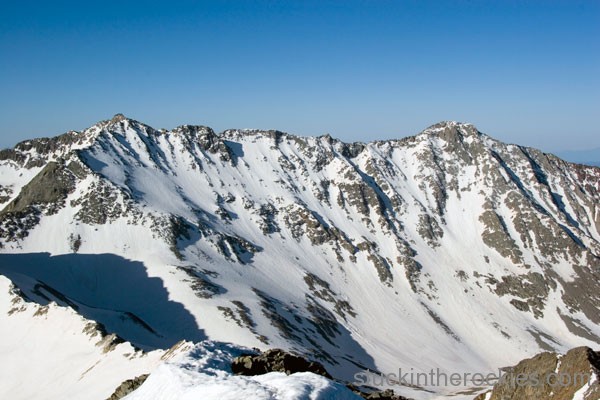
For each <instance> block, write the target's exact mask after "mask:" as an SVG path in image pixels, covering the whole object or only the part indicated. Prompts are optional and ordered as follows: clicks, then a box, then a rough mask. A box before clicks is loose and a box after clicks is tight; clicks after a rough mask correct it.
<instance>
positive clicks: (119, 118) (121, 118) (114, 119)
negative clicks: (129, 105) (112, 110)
mask: <svg viewBox="0 0 600 400" xmlns="http://www.w3.org/2000/svg"><path fill="white" fill-rule="evenodd" d="M126 119H128V118H127V117H126V116H125V115H123V114H121V113H117V114H115V115H114V116H113V117H112V119H111V120H110V122H111V123H115V122H121V121H124V120H126Z"/></svg>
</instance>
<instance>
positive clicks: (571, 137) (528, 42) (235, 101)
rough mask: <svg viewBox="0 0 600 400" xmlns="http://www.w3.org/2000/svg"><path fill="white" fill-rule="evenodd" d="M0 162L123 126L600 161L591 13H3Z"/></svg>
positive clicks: (430, 7)
mask: <svg viewBox="0 0 600 400" xmlns="http://www.w3.org/2000/svg"><path fill="white" fill-rule="evenodd" d="M0 91H1V92H0V93H1V95H0V96H1V100H0V147H6V146H12V145H14V144H15V143H16V142H17V141H19V140H22V139H25V138H30V137H37V136H51V135H55V134H59V133H62V132H65V131H67V130H70V129H82V128H85V127H87V126H90V125H92V124H94V123H95V122H97V121H98V120H101V119H107V118H110V117H111V116H112V115H113V114H115V113H117V112H122V113H124V114H126V115H127V116H130V117H132V118H135V119H138V120H141V121H143V122H146V123H148V124H150V125H152V126H155V127H157V128H161V127H164V128H172V127H175V126H177V125H180V124H184V123H190V124H203V125H209V126H211V127H213V128H214V129H215V130H217V131H220V130H223V129H226V128H264V129H279V130H284V131H288V132H291V133H296V134H302V135H319V134H323V133H330V134H332V135H333V136H335V137H338V138H340V139H343V140H347V141H351V140H362V141H368V140H373V139H385V138H394V137H402V136H406V135H409V134H414V133H417V132H418V131H420V130H422V129H423V128H425V127H427V126H429V125H431V124H433V123H435V122H438V121H440V120H448V119H451V120H459V121H464V122H472V123H475V124H476V125H477V126H478V128H479V129H480V130H482V131H484V132H486V133H489V134H491V135H492V136H495V137H497V138H499V139H502V140H506V141H510V142H517V143H520V144H525V145H532V146H536V147H538V148H542V149H543V150H547V151H560V150H571V149H582V148H586V147H600V122H599V119H600V118H599V115H600V1H597V0H590V1H578V0H565V1H553V0H541V1H525V0H521V1H514V0H498V1H478V0H472V1H467V0H462V1H423V0H419V1H416V0H415V1H411V0H406V1H401V0H397V1H386V0H363V1H357V0H344V1H342V0H340V1H328V0H318V1H312V0H302V1H301V0H298V1H293V2H292V1H234V0H230V1H221V0H216V1H168V2H167V1H126V0H123V1H119V2H116V1H110V0H105V1H101V2H100V1H94V0H91V1H77V2H75V1H72V2H71V1H69V2H66V1H60V0H56V1H52V2H49V1H43V2H42V1H39V2H37V1H10V2H9V1H3V2H2V3H1V5H0Z"/></svg>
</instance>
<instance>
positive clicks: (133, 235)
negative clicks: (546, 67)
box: [0, 116, 600, 399]
mask: <svg viewBox="0 0 600 400" xmlns="http://www.w3.org/2000/svg"><path fill="white" fill-rule="evenodd" d="M599 192H600V170H599V169H597V168H593V167H584V166H579V165H575V164H570V163H567V162H564V161H562V160H560V159H558V158H556V157H554V156H552V155H547V154H544V153H541V152H539V151H537V150H534V149H530V148H524V147H520V146H516V145H507V144H503V143H501V142H498V141H495V140H494V139H492V138H490V137H488V136H486V135H484V134H482V133H480V132H478V131H477V129H476V128H475V127H473V126H472V125H468V124H460V123H456V122H445V123H440V124H437V125H434V126H432V127H430V128H428V129H427V130H425V131H424V132H423V133H421V134H419V135H417V136H414V137H409V138H405V139H401V140H392V141H382V142H372V143H368V144H362V143H352V144H348V143H343V142H340V141H338V140H335V139H333V138H331V137H329V136H322V137H318V138H303V137H297V136H293V135H288V134H285V133H282V132H278V131H254V130H230V131H225V132H223V133H221V134H219V135H217V134H215V133H214V132H213V131H212V130H211V129H210V128H206V127H200V126H181V127H178V128H176V129H174V130H172V131H157V130H154V129H153V128H151V127H149V126H147V125H144V124H142V123H140V122H137V121H134V120H131V119H127V118H125V117H123V116H116V117H115V118H113V119H112V120H110V121H103V122H100V123H98V124H97V125H95V126H93V127H91V128H89V129H87V130H85V131H82V132H70V133H67V134H65V135H62V136H59V137H57V138H52V139H45V140H32V141H28V142H24V143H22V144H19V145H17V147H16V148H15V149H13V150H4V151H2V152H0V202H1V203H0V208H2V211H0V243H1V244H2V249H1V253H0V274H3V275H6V276H7V277H9V278H10V279H11V280H13V282H15V284H16V285H18V286H19V287H20V288H21V290H23V292H24V293H25V294H26V295H27V296H29V297H30V298H32V299H33V300H34V301H37V302H40V303H42V304H44V302H45V301H48V299H50V300H53V301H56V302H57V303H58V304H61V305H64V306H71V307H73V309H76V310H77V311H78V312H79V313H80V314H81V315H83V316H84V317H85V318H88V319H91V320H95V321H99V322H101V323H102V324H103V325H104V326H105V327H106V329H107V330H108V331H109V332H114V333H117V334H118V335H119V336H121V337H123V338H124V339H125V340H128V341H130V342H132V343H133V344H135V345H136V346H138V347H140V348H142V349H144V350H153V349H164V348H168V347H170V346H172V345H173V344H174V343H176V342H178V341H179V340H190V341H200V340H204V339H211V340H218V341H223V342H233V343H236V344H239V345H243V346H249V347H259V348H269V347H281V348H285V349H291V350H295V351H297V352H300V353H304V354H307V355H309V356H310V357H312V358H316V359H318V360H320V361H321V362H323V363H325V364H326V366H327V368H328V369H329V370H330V372H331V373H332V374H333V375H334V376H336V377H338V378H341V379H346V380H352V379H353V376H354V374H356V373H357V372H360V371H362V370H364V369H370V370H372V371H380V372H384V373H385V372H396V371H397V370H398V368H403V369H405V370H408V369H410V368H413V370H414V371H416V372H418V371H424V372H429V370H430V369H431V368H434V369H435V368H437V367H439V368H440V369H442V370H444V371H448V372H454V371H457V372H466V371H470V372H493V371H496V369H497V368H498V367H500V366H505V365H510V364H514V363H515V362H517V361H519V360H521V359H522V358H524V357H526V356H531V355H533V354H535V353H537V352H539V351H540V349H553V350H557V351H565V350H567V349H569V348H572V347H576V346H581V345H585V346H591V347H595V346H597V345H598V344H599V343H600V326H599V324H600V309H599V308H598V304H599V301H600V295H599V293H600V279H599V278H600V266H599V265H600V262H599V258H598V255H599V254H600V201H599V200H600V194H599ZM39 285H42V287H45V288H46V289H45V292H42V293H45V295H40V294H39V293H38V292H36V287H38V286H39ZM44 297H45V298H46V299H44ZM3 340H4V339H3ZM126 378H129V376H128V377H126ZM395 389H396V390H397V391H398V392H400V393H401V394H404V395H406V396H411V397H414V398H424V399H425V398H435V397H436V396H440V395H448V394H453V393H456V392H458V391H462V389H463V388H458V389H457V388H441V387H401V388H398V387H396V388H395ZM468 397H469V396H466V398H468ZM456 398H460V396H458V397H456Z"/></svg>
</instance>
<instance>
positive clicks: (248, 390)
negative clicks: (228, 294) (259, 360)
mask: <svg viewBox="0 0 600 400" xmlns="http://www.w3.org/2000/svg"><path fill="white" fill-rule="evenodd" d="M242 352H243V349H240V348H239V347H236V346H232V345H226V344H223V343H215V342H210V341H205V342H201V343H200V344H198V345H196V347H195V348H193V349H192V350H191V351H190V352H189V353H188V354H187V355H186V356H185V357H180V358H179V359H177V360H176V361H173V362H166V363H164V364H162V365H160V366H159V367H158V368H157V369H156V370H155V371H154V372H153V373H152V374H151V375H150V376H149V377H148V379H147V380H146V381H145V382H144V384H143V385H142V386H141V387H140V388H139V389H138V390H136V391H135V392H133V393H132V394H130V395H129V396H127V397H125V399H126V400H192V399H199V398H201V399H203V400H237V399H256V400H270V399H280V400H295V399H307V400H360V399H361V397H360V396H358V395H356V394H354V393H352V392H351V391H350V390H349V389H348V388H346V387H345V386H344V385H342V384H340V383H337V382H332V381H331V380H329V379H327V378H324V377H322V376H319V375H315V374H313V373H311V372H298V373H295V374H291V375H286V374H284V373H282V372H270V373H268V374H264V375H258V376H237V375H233V374H232V373H231V367H230V365H231V361H232V360H233V358H234V357H236V356H238V355H240V354H242Z"/></svg>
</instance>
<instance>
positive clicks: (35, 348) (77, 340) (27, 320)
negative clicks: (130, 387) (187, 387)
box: [0, 276, 176, 400]
mask: <svg viewBox="0 0 600 400" xmlns="http://www.w3.org/2000/svg"><path fill="white" fill-rule="evenodd" d="M0 337H1V338H2V340H1V341H0V355H1V357H2V363H0V396H1V397H2V398H3V399H42V398H43V399H48V400H50V399H57V400H58V399H60V400H63V399H105V398H107V397H109V396H110V395H111V394H112V393H113V391H114V390H115V388H116V387H117V386H118V385H119V384H120V383H121V381H123V378H122V377H123V376H126V377H128V376H132V377H133V376H137V375H141V374H144V373H149V372H151V371H152V370H153V369H154V368H155V367H156V366H157V365H159V364H160V363H161V362H162V361H163V359H161V358H162V357H163V356H164V355H165V352H164V351H161V350H156V351H153V352H150V353H143V352H142V351H140V350H138V349H135V348H133V347H132V346H131V344H129V343H126V342H123V341H122V340H119V338H118V337H116V336H115V335H114V334H113V335H107V334H106V332H105V331H104V330H103V329H102V327H101V326H99V325H98V324H97V323H95V322H93V321H89V320H85V319H83V318H82V317H81V316H79V315H77V313H76V312H74V311H73V310H71V309H68V308H64V307H59V306H57V305H56V304H53V303H51V304H49V305H45V306H42V305H39V304H35V303H32V302H29V301H27V300H26V299H24V298H23V297H22V295H21V294H20V293H19V291H18V289H16V288H15V287H14V286H13V285H12V284H11V283H10V281H9V280H8V279H6V278H5V277H3V276H0ZM171 354H176V352H172V353H171ZM166 358H168V357H165V359H166Z"/></svg>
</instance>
